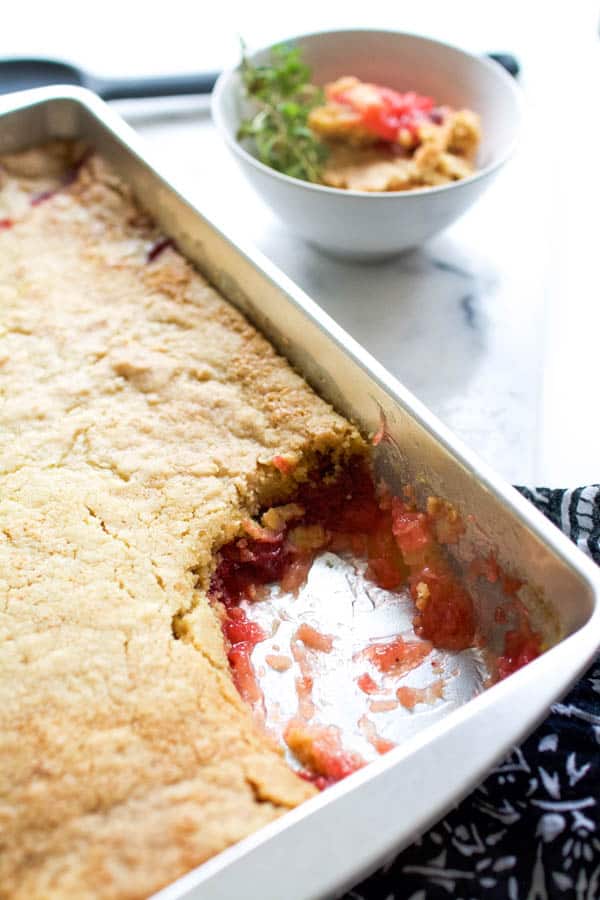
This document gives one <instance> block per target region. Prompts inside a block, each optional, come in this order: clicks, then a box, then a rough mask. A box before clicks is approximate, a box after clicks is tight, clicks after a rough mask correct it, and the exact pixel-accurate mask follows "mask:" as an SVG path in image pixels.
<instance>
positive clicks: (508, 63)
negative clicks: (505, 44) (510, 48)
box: [486, 53, 521, 78]
mask: <svg viewBox="0 0 600 900" xmlns="http://www.w3.org/2000/svg"><path fill="white" fill-rule="evenodd" d="M486 56H488V57H489V58H490V59H493V60H494V62H497V63H498V65H500V66H502V68H503V69H506V71H507V72H508V74H509V75H512V77H513V78H516V77H517V75H518V74H519V72H520V71H521V66H520V65H519V60H518V59H517V58H516V56H513V55H512V53H487V54H486Z"/></svg>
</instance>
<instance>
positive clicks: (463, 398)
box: [0, 0, 600, 486]
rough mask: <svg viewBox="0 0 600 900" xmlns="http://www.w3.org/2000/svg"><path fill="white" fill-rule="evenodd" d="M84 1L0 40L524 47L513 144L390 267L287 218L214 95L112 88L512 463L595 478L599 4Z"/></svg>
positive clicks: (170, 48) (227, 219) (179, 57)
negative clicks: (523, 115) (540, 13)
mask: <svg viewBox="0 0 600 900" xmlns="http://www.w3.org/2000/svg"><path fill="white" fill-rule="evenodd" d="M536 5H537V4H532V5H531V6H532V7H534V6H536ZM71 6H73V7H74V5H73V4H71V3H67V2H64V0H57V2H56V3H55V4H53V5H52V10H53V13H52V16H50V15H49V13H48V12H44V11H43V10H42V6H41V4H40V15H41V16H42V21H41V26H45V27H46V33H45V35H44V37H43V42H42V38H41V35H39V34H38V31H37V30H34V32H33V33H32V32H31V29H30V28H29V30H28V26H27V27H26V17H25V13H24V12H23V13H21V12H19V11H17V12H16V15H17V17H18V16H22V17H23V21H22V23H21V26H22V27H19V22H18V21H17V22H16V26H17V27H16V28H13V29H12V33H11V34H10V35H7V34H6V33H5V34H3V35H1V36H0V54H2V55H9V54H10V55H17V54H19V53H21V54H25V53H27V54H35V53H44V54H45V55H55V56H62V57H68V58H71V59H74V60H76V61H77V62H80V63H83V64H86V65H88V66H89V67H90V68H92V69H93V70H94V71H96V72H98V73H99V74H119V75H127V74H138V73H142V72H152V71H155V72H158V71H161V72H166V71H174V72H176V71H184V70H186V69H193V68H211V67H215V68H217V67H219V66H220V65H223V64H227V63H229V62H231V61H232V60H233V59H234V58H235V55H236V52H237V50H236V35H235V33H234V31H233V28H232V25H231V23H233V22H236V23H237V28H238V29H239V31H240V32H241V33H243V34H244V36H245V37H246V40H247V41H248V42H249V43H250V44H251V45H252V44H256V45H258V44H262V43H267V42H270V41H272V40H276V39H280V38H282V37H285V36H286V34H290V33H298V32H301V31H308V30H313V29H314V30H316V29H318V28H323V27H341V26H348V25H370V26H372V27H382V26H384V27H395V28H399V29H406V30H415V31H421V32H426V33H430V34H433V35H434V36H436V37H441V38H442V39H446V40H449V41H451V42H455V43H458V44H462V45H463V46H466V47H468V48H469V49H472V50H476V51H478V52H483V51H485V50H508V51H512V52H514V53H515V54H516V55H517V56H518V57H519V59H520V61H521V64H522V67H523V72H522V77H521V83H522V86H523V90H524V92H525V98H526V104H527V121H526V127H525V129H524V134H523V138H522V141H521V144H520V147H519V149H518V151H517V153H516V155H515V157H514V158H513V160H512V161H511V163H510V164H509V165H508V166H507V167H506V168H505V169H504V170H503V172H502V173H501V174H500V176H499V177H498V179H497V180H496V182H495V183H494V184H493V186H492V188H491V189H490V190H489V192H488V193H487V194H485V195H484V196H483V198H482V199H481V200H480V201H479V202H478V203H477V204H476V205H475V206H474V207H473V208H472V210H470V211H469V212H468V213H467V214H466V215H465V216H464V217H463V218H462V219H461V220H460V221H459V222H458V223H456V224H455V225H454V226H453V227H451V228H450V229H448V230H447V231H446V232H445V233H444V234H443V235H441V236H439V237H438V238H436V239H435V240H433V241H431V242H429V243H428V244H427V245H426V246H424V247H423V248H421V249H419V250H415V251H412V252H410V253H409V254H407V255H405V256H402V257H400V258H398V259H396V260H393V261H391V262H387V263H384V264H377V265H360V264H351V263H343V262H338V261H334V260H331V259H328V258H326V257H324V256H322V255H321V254H319V253H318V252H317V251H315V250H313V249H310V248H309V247H307V246H305V245H303V244H302V243H301V242H300V241H299V240H297V239H296V238H294V237H293V236H292V235H291V234H290V233H288V232H287V231H286V230H285V228H284V227H283V226H282V225H281V224H280V223H279V222H278V220H277V219H276V218H275V217H274V216H273V215H272V213H271V212H270V211H269V210H268V209H267V208H266V207H265V206H264V205H263V204H262V202H261V201H260V200H259V199H258V198H257V197H256V195H255V194H254V193H253V192H252V190H251V188H250V187H249V186H248V185H247V183H246V182H245V180H244V179H243V176H242V175H241V173H240V171H239V170H238V169H237V166H236V164H235V162H234V160H233V159H232V158H231V157H230V156H229V154H228V151H227V150H226V149H225V147H224V146H223V145H222V143H221V141H220V139H219V138H218V136H217V135H216V133H215V131H214V128H213V126H212V123H211V121H210V115H209V111H208V106H207V102H206V100H205V99H204V98H192V99H185V100H183V99H181V100H174V101H153V102H148V101H128V102H126V103H125V102H121V103H117V104H115V106H116V108H117V109H118V111H119V112H121V113H122V114H123V115H124V116H125V117H126V118H127V119H128V121H129V122H130V123H131V124H132V125H133V127H135V128H136V129H137V130H138V131H139V132H140V133H141V134H142V135H143V136H144V137H145V138H146V139H147V141H148V144H149V149H150V153H151V155H152V156H153V158H154V159H155V160H156V162H157V163H158V164H159V165H160V166H161V168H162V169H163V170H164V171H165V173H166V174H167V175H168V176H169V177H171V178H172V179H173V180H174V181H175V182H176V183H177V184H178V185H180V186H181V188H182V189H183V190H184V191H185V193H186V194H187V195H188V196H189V198H190V199H191V200H192V201H194V202H195V203H197V204H198V205H199V206H200V207H201V208H202V209H203V210H204V211H206V213H207V214H208V215H209V216H210V217H211V218H213V219H214V220H216V221H217V222H218V224H220V225H221V226H223V227H224V228H225V229H227V230H228V231H230V232H233V233H234V234H238V235H240V236H241V237H242V238H243V239H244V240H245V241H250V242H252V243H254V244H256V245H257V246H258V247H259V248H260V249H261V250H262V251H263V252H264V253H265V254H266V255H267V256H268V257H270V258H271V259H272V260H273V261H274V262H275V263H277V264H278V265H279V266H280V268H282V269H283V270H284V271H285V272H286V273H287V274H289V275H291V277H292V278H293V279H294V280H295V281H297V282H298V283H299V284H300V285H301V286H302V287H303V288H304V289H305V290H306V291H307V292H308V293H309V294H310V295H311V296H312V297H313V298H314V299H315V300H317V301H318V302H319V303H320V304H321V305H322V306H323V307H324V308H325V309H326V310H327V311H328V312H329V313H330V314H331V315H332V316H333V317H334V318H335V319H337V320H338V322H340V323H341V324H342V325H343V326H344V327H345V328H346V329H347V330H348V331H349V332H350V333H351V334H352V335H353V336H354V337H355V338H357V339H358V340H359V341H360V342H361V343H362V344H364V345H365V346H366V347H367V348H368V349H369V350H370V351H371V353H373V355H374V356H375V357H376V358H377V359H379V360H380V361H381V362H382V363H383V364H384V365H385V366H387V368H389V369H390V370H391V371H392V372H393V373H394V374H395V375H397V376H398V377H399V378H400V379H401V380H402V381H403V382H404V383H405V384H406V385H407V386H408V387H409V388H410V389H411V390H412V391H413V392H414V393H415V394H416V395H417V396H418V397H419V398H420V399H421V400H423V401H424V402H425V403H426V404H427V405H428V406H429V407H430V408H431V409H432V410H433V411H434V412H435V413H436V414H437V415H439V416H440V418H441V419H442V420H443V421H444V422H445V423H446V424H448V425H449V426H450V427H451V428H452V429H453V430H454V431H455V432H456V433H457V434H459V435H460V437H461V438H463V439H464V440H465V441H466V442H467V443H468V444H469V445H471V447H473V448H474V449H475V450H476V451H478V452H479V454H480V455H481V456H483V457H484V458H485V459H486V461H487V462H489V463H491V464H492V465H493V466H494V467H495V468H496V469H497V470H498V471H499V472H500V473H501V474H502V475H503V476H505V477H506V478H507V479H510V480H511V481H513V482H516V483H520V484H533V483H536V484H542V483H545V484H550V485H553V486H567V485H569V486H571V485H575V484H582V483H586V482H591V481H598V480H600V425H599V424H598V415H597V413H596V408H597V399H596V384H597V382H598V375H597V368H596V365H597V363H596V360H597V357H598V338H599V335H600V327H599V326H600V306H599V305H598V297H597V287H596V272H595V268H596V265H595V263H596V256H597V253H598V251H597V244H598V238H597V230H598V228H597V215H598V214H597V208H598V206H597V200H598V189H599V188H600V171H599V170H598V167H597V159H598V146H597V143H598V135H599V130H600V129H599V126H598V122H597V116H596V118H595V119H594V117H593V116H590V115H589V111H590V110H597V108H598V99H599V96H598V94H599V91H600V88H599V87H598V85H599V84H600V78H599V77H598V76H599V75H600V72H599V68H600V46H599V40H598V32H597V26H598V21H597V9H596V8H595V4H592V3H588V2H587V0H581V2H580V4H579V5H578V6H576V9H573V10H571V11H570V14H569V19H568V21H563V18H562V16H561V15H560V11H559V10H558V9H557V10H556V11H553V10H548V9H546V8H545V10H546V11H545V22H544V29H543V35H542V33H541V32H540V27H539V22H538V18H537V16H536V15H533V11H532V10H531V9H528V10H524V9H523V4H522V3H521V4H519V3H517V2H516V0H515V2H512V0H509V2H506V3H503V4H501V6H502V10H501V11H500V10H499V9H497V10H495V11H492V12H491V13H489V12H488V10H487V9H486V13H485V15H484V13H483V11H482V12H481V13H480V14H479V17H478V18H476V19H475V20H474V17H473V12H474V9H475V4H472V3H471V4H469V3H468V2H467V0H464V2H462V0H461V2H458V3H457V4H452V15H450V11H449V9H448V7H447V5H445V4H443V3H442V2H439V3H438V2H433V4H430V5H428V6H427V10H426V11H424V10H421V11H420V12H419V11H417V10H415V11H412V12H410V13H405V12H404V11H402V15H400V13H391V11H389V10H388V11H380V12H379V13H378V14H377V16H372V17H370V18H369V17H365V14H364V9H363V8H362V7H359V6H358V4H356V8H353V6H352V4H348V3H346V4H341V3H336V2H333V3H330V4H328V9H327V10H326V11H324V10H320V9H319V8H318V5H317V4H316V3H314V4H313V3H308V4H306V5H305V7H303V12H302V13H301V14H300V13H299V12H294V13H293V14H292V13H285V14H284V13H282V12H281V10H280V8H279V5H277V4H274V3H273V4H271V3H259V4H258V10H259V11H260V12H261V13H262V14H261V15H256V16H250V15H249V12H248V7H247V6H245V5H244V4H242V3H241V2H240V3H231V2H229V3H227V2H226V3H224V4H223V7H222V8H221V9H219V10H216V11H215V13H214V16H213V19H212V20H211V21H210V22H208V21H203V20H202V19H201V18H199V16H200V14H199V12H198V10H196V11H195V12H192V11H191V5H190V4H185V3H182V2H181V0H174V2H173V3H171V4H170V5H169V6H170V16H169V17H167V18H168V20H169V21H157V20H155V19H154V17H153V15H152V9H151V8H150V12H149V14H148V13H147V14H146V16H145V17H144V20H143V21H142V22H140V20H139V18H136V14H135V13H134V12H133V11H132V9H131V8H130V6H128V5H125V4H123V5H119V4H117V3H116V2H113V0H107V3H106V4H105V6H106V9H105V17H106V13H107V12H108V13H109V15H108V16H107V18H108V20H109V21H110V22H111V23H112V25H114V22H115V21H117V22H120V23H121V26H122V27H120V28H119V29H114V27H113V29H112V31H110V32H109V31H108V29H107V26H106V25H105V24H104V23H103V22H99V23H98V31H96V26H95V28H94V35H95V40H94V41H93V42H92V41H91V38H90V37H89V36H87V32H84V30H83V29H82V28H81V26H80V24H79V20H77V21H70V19H69V13H70V7H71ZM134 6H135V7H136V8H137V10H138V15H139V7H138V6H137V5H136V4H132V5H131V7H134ZM151 6H152V5H151ZM386 6H387V4H383V7H386ZM389 6H390V8H391V4H390V5H389ZM499 6H500V5H499ZM573 6H575V5H573ZM486 7H487V5H486ZM253 8H254V6H253ZM156 9H157V10H158V5H156ZM457 9H458V12H459V14H458V15H457ZM538 9H539V7H538ZM461 10H462V16H461V14H460V12H461ZM269 11H270V12H271V13H272V15H269V14H268V13H269ZM178 13H179V14H180V15H178ZM433 13H435V15H434V14H433ZM194 16H196V19H194ZM183 17H185V18H186V19H187V21H188V22H189V23H190V24H189V27H186V28H184V29H179V30H177V31H174V30H173V28H172V27H171V25H170V24H169V23H170V22H171V21H172V20H173V18H174V19H175V21H177V22H179V23H181V21H182V19H183ZM27 21H28V22H31V16H30V15H29V14H28V15H27ZM265 23H268V24H265ZM59 25H60V27H61V28H62V31H61V30H59ZM461 26H462V27H461ZM39 27H40V22H39V21H38V22H37V24H36V29H39ZM111 27H112V26H111ZM134 27H135V28H136V29H137V30H138V31H139V30H140V29H141V36H142V37H143V38H144V39H143V40H137V41H136V42H135V45H136V46H135V51H133V52H132V48H131V41H130V40H129V41H128V48H127V52H126V48H125V44H124V33H125V34H126V33H129V35H130V34H131V29H132V28H134ZM192 35H193V38H195V40H193V39H192ZM541 36H543V40H541V39H540V37H541ZM103 37H104V38H105V40H102V38H103ZM86 41H87V43H86ZM42 43H43V46H42ZM558 46H560V47H561V48H562V49H561V53H560V55H559V57H558V59H559V61H560V64H559V65H557V57H556V48H557V47H558ZM99 47H102V49H103V52H102V54H101V53H100V51H99V50H98V49H97V48H99ZM107 47H110V52H109V53H107V49H106V48H107ZM198 59H202V60H203V62H202V64H200V65H199V63H198ZM594 115H595V114H594ZM575 123H577V129H578V131H576V132H575V131H574V129H575ZM594 194H595V199H596V204H595V205H594V204H593V200H594Z"/></svg>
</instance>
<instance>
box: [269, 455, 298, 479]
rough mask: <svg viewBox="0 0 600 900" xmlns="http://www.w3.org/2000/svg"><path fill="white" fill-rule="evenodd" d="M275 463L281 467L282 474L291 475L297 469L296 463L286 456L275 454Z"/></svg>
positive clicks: (276, 466) (277, 466)
mask: <svg viewBox="0 0 600 900" xmlns="http://www.w3.org/2000/svg"><path fill="white" fill-rule="evenodd" d="M273 465H274V466H275V468H276V469H279V471H280V472H281V474H282V475H289V474H290V472H293V470H294V469H295V464H294V463H293V462H292V461H291V460H289V459H286V458H285V456H274V457H273Z"/></svg>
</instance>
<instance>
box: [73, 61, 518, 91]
mask: <svg viewBox="0 0 600 900" xmlns="http://www.w3.org/2000/svg"><path fill="white" fill-rule="evenodd" d="M487 56H488V57H489V58H490V59H493V60H494V61H495V62H497V63H499V64H500V65H501V66H502V67H503V68H504V69H506V71H507V72H508V73H509V74H510V75H512V76H513V77H514V78H516V77H517V75H518V74H519V71H520V68H521V67H520V66H519V63H518V61H517V59H516V58H515V57H514V56H513V55H512V54H511V53H488V54H487ZM218 77H219V73H218V72H199V73H197V74H195V75H164V76H159V77H156V78H155V77H147V78H93V79H90V84H89V87H90V88H91V89H92V90H94V91H96V93H97V94H99V95H100V96H101V97H102V98H103V99H104V100H128V99H130V98H133V97H176V96H181V95H183V94H210V92H211V91H212V89H213V87H214V86H215V81H216V80H217V78H218Z"/></svg>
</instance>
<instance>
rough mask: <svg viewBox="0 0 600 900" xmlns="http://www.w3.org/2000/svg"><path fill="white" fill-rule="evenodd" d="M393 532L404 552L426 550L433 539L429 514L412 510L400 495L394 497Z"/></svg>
mask: <svg viewBox="0 0 600 900" xmlns="http://www.w3.org/2000/svg"><path fill="white" fill-rule="evenodd" d="M392 532H393V534H394V537H395V539H396V543H397V545H398V547H399V548H400V550H401V551H402V552H403V553H415V552H417V551H420V550H424V549H425V548H427V547H428V546H429V545H430V544H431V542H432V540H433V536H432V533H431V528H430V525H429V520H428V517H427V515H426V514H425V513H421V512H415V511H413V510H411V509H410V508H409V507H408V506H407V505H406V503H404V502H403V501H402V500H400V499H399V498H398V497H394V498H393V499H392Z"/></svg>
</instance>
